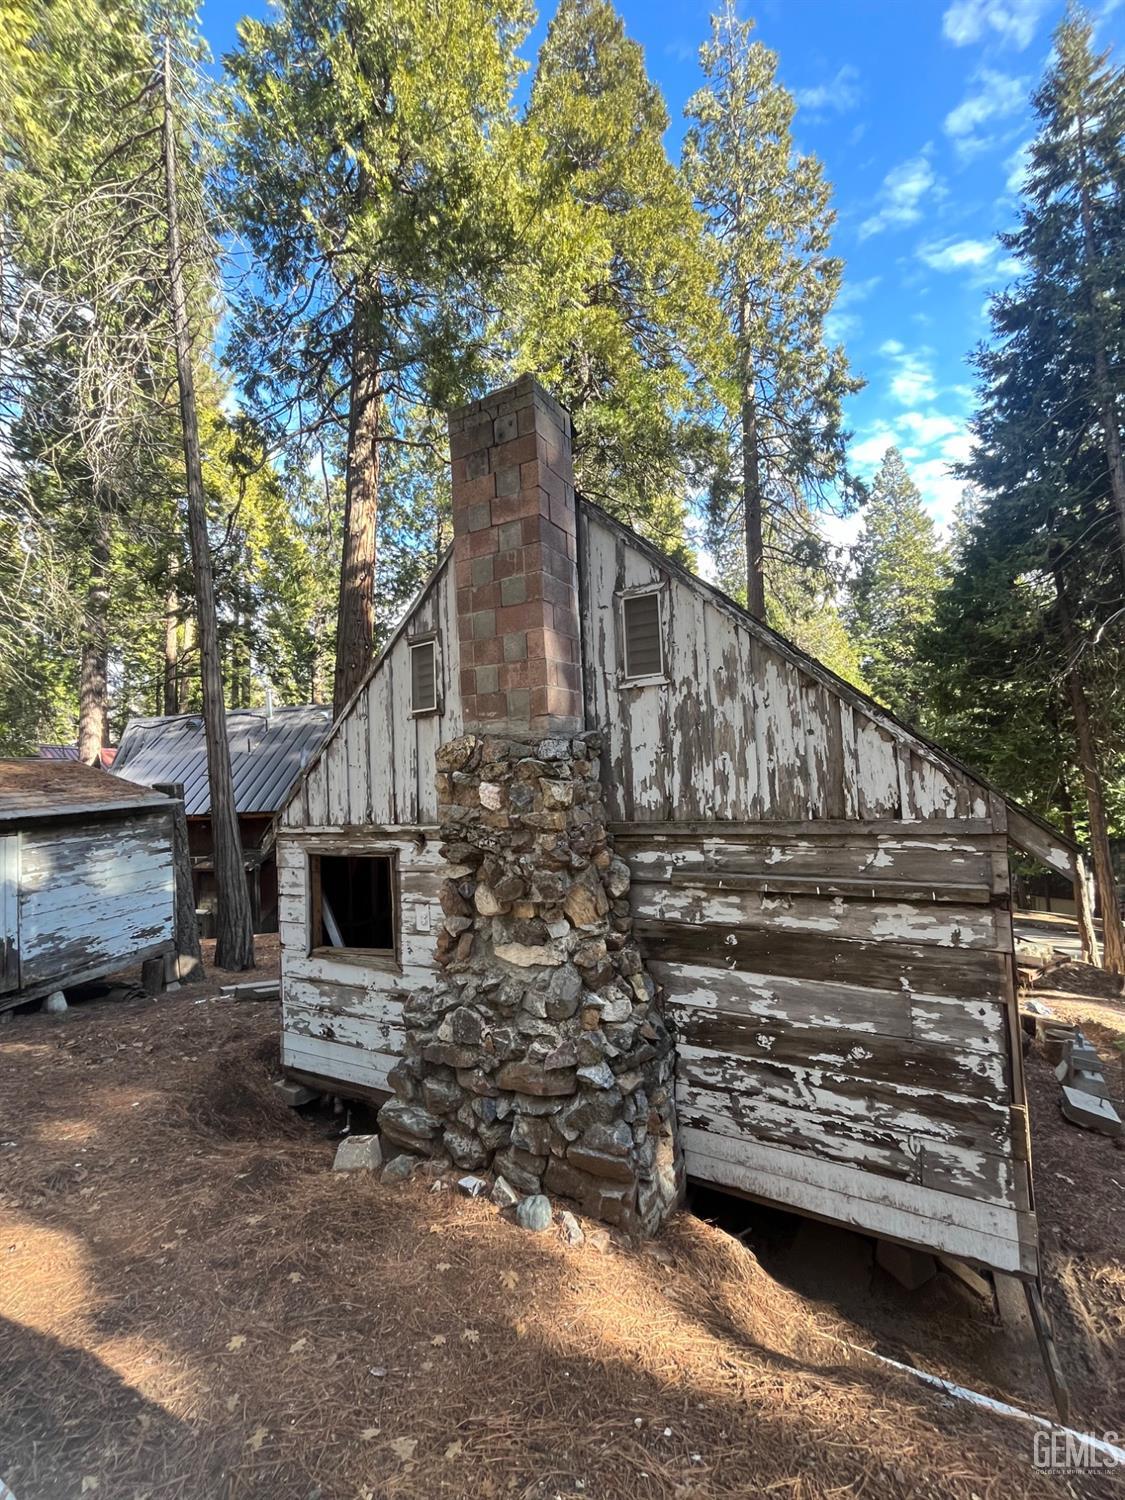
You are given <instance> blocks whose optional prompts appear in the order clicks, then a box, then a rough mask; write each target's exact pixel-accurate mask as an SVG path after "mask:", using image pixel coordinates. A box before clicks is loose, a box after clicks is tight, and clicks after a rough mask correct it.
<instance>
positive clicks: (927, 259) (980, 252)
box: [918, 240, 1000, 271]
mask: <svg viewBox="0 0 1125 1500" xmlns="http://www.w3.org/2000/svg"><path fill="white" fill-rule="evenodd" d="M999 248H1000V246H999V243H998V242H997V241H996V240H948V241H946V243H945V244H929V245H920V246H919V247H918V259H919V260H920V261H922V263H923V264H924V265H927V266H929V268H930V270H931V271H964V270H966V269H971V270H978V269H979V268H980V267H981V266H986V265H987V264H988V262H989V261H990V260H991V259H992V257H993V256H994V255H995V254H996V252H997V250H999Z"/></svg>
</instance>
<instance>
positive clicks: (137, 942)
mask: <svg viewBox="0 0 1125 1500" xmlns="http://www.w3.org/2000/svg"><path fill="white" fill-rule="evenodd" d="M19 837H20V853H19V868H20V877H19V947H20V989H21V990H27V989H31V988H40V987H42V986H43V985H45V984H48V983H50V982H51V981H52V980H56V981H58V982H59V983H60V984H61V983H63V982H64V981H65V980H66V979H67V977H68V976H71V975H76V974H79V973H83V972H85V971H87V970H89V969H91V968H94V967H102V966H105V965H108V964H110V963H113V962H115V961H117V960H120V962H121V966H122V967H125V966H126V965H128V964H129V963H131V962H132V961H134V959H135V956H136V955H137V953H138V952H140V951H141V950H147V949H151V948H152V947H153V946H154V945H158V944H161V943H170V942H171V940H172V912H173V874H172V822H171V817H170V815H169V814H168V813H167V812H164V811H163V810H161V811H159V812H153V813H148V814H144V813H141V814H129V815H127V816H124V817H120V818H113V819H110V820H107V819H105V818H97V819H95V818H90V819H88V820H87V821H85V822H82V821H78V822H73V823H70V822H66V821H64V820H55V821H52V822H51V823H43V824H38V825H36V826H34V827H32V828H28V829H24V830H23V831H22V832H21V834H20V836H19Z"/></svg>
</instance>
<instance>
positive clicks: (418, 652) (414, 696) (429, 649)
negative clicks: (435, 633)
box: [410, 641, 438, 714]
mask: <svg viewBox="0 0 1125 1500" xmlns="http://www.w3.org/2000/svg"><path fill="white" fill-rule="evenodd" d="M437 706H438V700H437V642H436V641H417V642H415V643H413V644H412V645H411V647H410V711H411V713H415V714H432V713H436V712H437Z"/></svg>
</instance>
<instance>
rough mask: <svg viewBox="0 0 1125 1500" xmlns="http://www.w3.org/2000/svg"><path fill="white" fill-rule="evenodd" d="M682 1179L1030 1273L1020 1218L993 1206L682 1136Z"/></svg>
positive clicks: (701, 1135)
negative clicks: (715, 1185) (684, 1172)
mask: <svg viewBox="0 0 1125 1500" xmlns="http://www.w3.org/2000/svg"><path fill="white" fill-rule="evenodd" d="M684 1148H685V1157H686V1162H687V1170H688V1174H689V1176H692V1177H695V1178H696V1179H698V1180H699V1181H703V1182H714V1183H718V1184H719V1185H720V1186H727V1187H733V1188H737V1189H738V1190H740V1191H741V1192H744V1193H746V1194H747V1195H748V1196H750V1197H753V1198H758V1199H762V1200H764V1201H766V1202H773V1203H781V1204H788V1205H790V1206H791V1207H793V1208H795V1209H798V1210H799V1211H801V1212H805V1213H811V1214H813V1215H815V1216H817V1217H819V1218H824V1219H830V1220H832V1221H833V1222H835V1223H839V1224H850V1225H852V1226H853V1227H854V1228H856V1229H860V1230H866V1231H867V1232H868V1233H871V1234H877V1235H882V1236H884V1237H886V1238H888V1239H894V1240H901V1241H903V1242H904V1243H906V1244H912V1245H921V1246H926V1247H929V1248H932V1249H937V1250H943V1251H944V1252H945V1253H946V1254H949V1255H956V1256H958V1257H959V1258H960V1259H962V1260H967V1261H970V1262H972V1263H974V1264H980V1265H987V1266H995V1267H997V1268H999V1269H1001V1270H1011V1271H1017V1272H1018V1271H1025V1272H1026V1271H1028V1270H1033V1269H1034V1259H1033V1255H1032V1256H1031V1264H1028V1259H1029V1254H1030V1252H1026V1251H1024V1249H1023V1247H1022V1246H1021V1242H1020V1216H1019V1215H1018V1214H1017V1213H1016V1212H1015V1211H1014V1210H1011V1209H1006V1208H1000V1207H997V1206H996V1205H994V1204H980V1203H975V1202H974V1201H973V1199H971V1198H965V1197H961V1196H958V1195H957V1194H954V1193H942V1192H939V1191H937V1190H936V1189H932V1188H924V1187H918V1186H917V1185H915V1184H913V1183H901V1182H895V1181H894V1180H893V1179H891V1178H880V1177H877V1176H875V1175H874V1174H873V1173H869V1172H861V1171H858V1170H857V1169H855V1168H853V1167H847V1166H844V1165H842V1164H840V1163H839V1162H818V1161H817V1160H816V1158H815V1157H810V1156H804V1155H801V1154H799V1153H797V1152H794V1151H785V1150H783V1149H781V1148H780V1147H775V1146H765V1145H758V1144H756V1143H751V1142H746V1141H727V1140H725V1139H724V1138H723V1137H721V1136H715V1135H708V1134H707V1133H706V1132H705V1131H699V1130H692V1129H688V1130H685V1132H684Z"/></svg>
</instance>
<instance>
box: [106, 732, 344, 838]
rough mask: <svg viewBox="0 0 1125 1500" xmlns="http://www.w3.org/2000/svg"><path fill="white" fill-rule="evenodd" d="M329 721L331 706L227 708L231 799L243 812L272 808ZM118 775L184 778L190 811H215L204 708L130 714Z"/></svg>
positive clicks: (116, 769)
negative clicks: (143, 716) (144, 716)
mask: <svg viewBox="0 0 1125 1500" xmlns="http://www.w3.org/2000/svg"><path fill="white" fill-rule="evenodd" d="M331 727H332V713H331V710H330V709H327V708H322V707H320V706H319V705H318V704H306V705H303V706H302V707H299V708H275V709H274V710H273V713H272V714H267V713H266V711H265V709H264V708H239V709H232V710H230V711H228V713H227V743H228V744H229V745H230V759H231V772H232V774H233V777H234V803H235V807H236V809H237V811H238V812H240V813H274V812H276V811H277V809H278V808H279V807H280V806H281V805H282V803H283V802H284V801H285V799H286V796H287V795H288V792H289V789H290V787H291V786H292V785H293V783H294V782H295V781H296V779H297V777H298V776H299V775H300V774H301V771H302V770H303V769H304V767H305V766H306V765H307V764H308V762H309V761H310V760H311V759H312V757H313V756H314V755H315V754H316V752H317V750H318V749H319V748H320V744H321V741H322V740H323V739H324V738H325V736H326V735H327V734H328V731H329V729H330V728H331ZM113 774H114V775H115V776H128V777H130V778H131V779H132V780H133V781H140V782H143V783H145V784H146V785H148V786H151V785H152V783H153V782H155V781H161V782H164V781H182V782H183V784H184V811H185V812H186V813H187V815H188V817H189V818H191V817H206V816H207V815H208V814H209V813H210V811H211V792H210V788H209V787H208V785H207V747H206V744H205V741H204V737H203V716H202V715H201V714H177V715H175V716H173V717H171V718H155V719H130V720H129V723H128V726H127V727H126V730H125V733H124V734H123V735H122V736H121V744H120V745H119V746H118V749H117V759H116V760H115V761H114V765H113Z"/></svg>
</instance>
